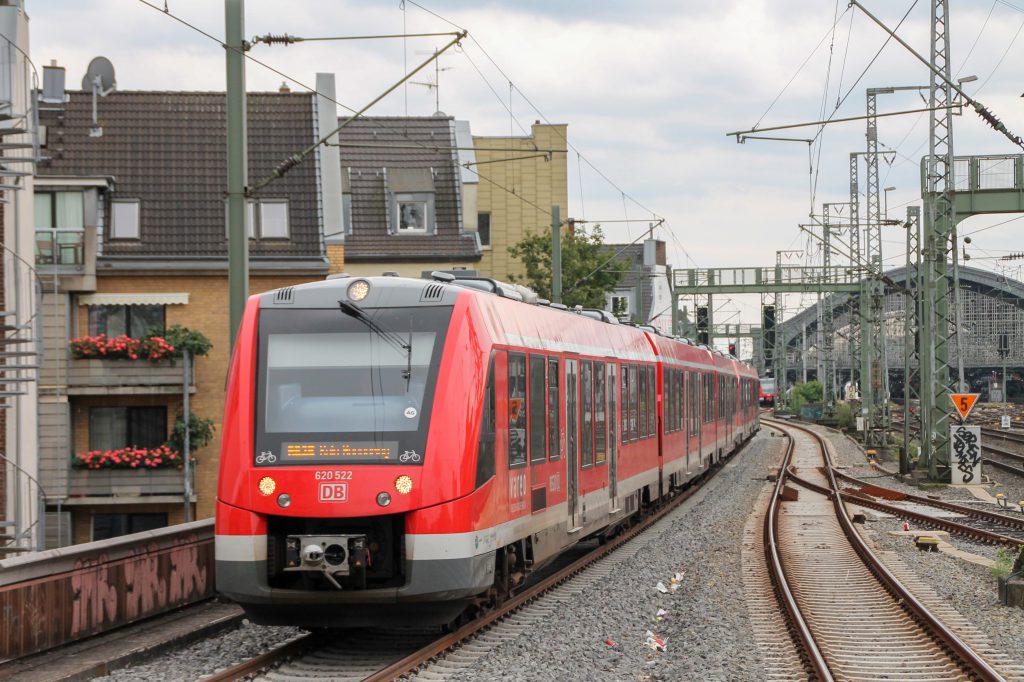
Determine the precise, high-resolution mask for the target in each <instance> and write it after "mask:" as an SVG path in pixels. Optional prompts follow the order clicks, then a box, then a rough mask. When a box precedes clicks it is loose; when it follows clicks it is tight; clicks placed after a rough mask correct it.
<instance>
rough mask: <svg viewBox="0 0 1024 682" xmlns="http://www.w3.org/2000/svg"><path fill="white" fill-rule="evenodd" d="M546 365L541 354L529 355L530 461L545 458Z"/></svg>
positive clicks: (545, 360)
mask: <svg viewBox="0 0 1024 682" xmlns="http://www.w3.org/2000/svg"><path fill="white" fill-rule="evenodd" d="M546 366H547V359H546V358H545V357H544V356H543V355H531V356H530V396H529V401H528V403H529V405H528V406H529V408H530V461H531V462H543V461H544V460H545V459H547V456H548V453H547V449H546V448H545V447H544V444H545V440H546V438H547V428H546V426H547V425H546V424H545V423H544V422H545V419H546V418H547V405H546V404H545V402H544V396H545V394H546V393H547V390H546V386H545V381H544V368H545V367H546Z"/></svg>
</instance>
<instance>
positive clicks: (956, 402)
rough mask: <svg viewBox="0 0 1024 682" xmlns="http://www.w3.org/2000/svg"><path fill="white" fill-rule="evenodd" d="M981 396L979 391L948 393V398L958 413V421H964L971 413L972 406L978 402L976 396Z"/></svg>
mask: <svg viewBox="0 0 1024 682" xmlns="http://www.w3.org/2000/svg"><path fill="white" fill-rule="evenodd" d="M980 397H981V394H980V393H950V394H949V400H950V402H951V403H953V407H955V408H956V411H957V412H958V413H959V414H960V421H965V420H966V419H967V415H969V414H970V413H971V410H973V409H974V406H975V405H976V404H977V403H978V398H980Z"/></svg>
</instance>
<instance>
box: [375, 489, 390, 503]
mask: <svg viewBox="0 0 1024 682" xmlns="http://www.w3.org/2000/svg"><path fill="white" fill-rule="evenodd" d="M377 504H379V505H380V506H382V507H386V506H388V505H389V504H391V494H390V493H388V492H387V491H382V492H379V493H377Z"/></svg>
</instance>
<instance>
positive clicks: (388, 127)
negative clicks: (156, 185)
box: [138, 0, 551, 218]
mask: <svg viewBox="0 0 1024 682" xmlns="http://www.w3.org/2000/svg"><path fill="white" fill-rule="evenodd" d="M138 1H139V2H141V3H142V4H143V5H146V6H147V7H150V8H152V9H155V10H156V11H158V12H160V13H161V14H164V15H166V16H168V17H170V18H171V19H174V20H175V21H177V22H178V23H180V24H182V25H184V26H186V27H188V28H189V29H191V30H193V31H195V32H196V33H199V34H200V35H203V36H205V37H206V38H209V39H210V40H212V41H213V42H215V43H217V44H218V45H220V46H221V47H222V48H224V49H226V50H227V49H230V50H232V51H234V52H236V53H238V54H241V55H242V56H243V57H245V58H246V59H248V60H249V61H251V62H253V63H254V64H257V65H259V66H261V67H263V68H265V69H267V70H269V71H270V72H272V73H274V74H277V75H278V76H281V77H282V78H284V79H285V80H287V81H290V82H292V83H294V84H295V85H298V86H299V87H301V88H303V89H305V90H307V91H309V92H310V93H312V94H314V95H317V96H319V97H323V98H324V99H326V100H328V101H330V102H332V103H334V104H336V105H337V106H339V107H341V108H343V109H346V110H348V111H350V112H352V113H356V112H357V111H358V110H357V109H355V108H353V107H350V106H348V105H347V104H345V103H344V102H340V101H338V100H337V99H336V98H334V97H330V96H328V95H326V94H324V93H322V92H320V91H319V90H317V89H316V88H315V87H312V86H310V85H307V84H306V83H304V82H303V81H301V80H299V79H297V78H295V77H294V76H291V75H289V74H287V73H285V72H283V71H281V70H279V69H277V68H275V67H273V66H271V65H269V64H267V63H266V62H264V61H262V60H260V59H257V58H256V57H253V56H252V55H250V54H248V53H247V52H245V51H242V50H238V49H237V48H232V47H228V46H227V45H226V44H225V43H224V42H223V41H221V40H220V39H219V38H217V37H216V36H214V35H212V34H210V33H208V32H207V31H204V30H203V29H201V28H199V27H198V26H196V25H195V24H192V23H191V22H189V21H186V20H185V19H183V18H181V17H179V16H177V15H175V14H173V13H171V12H167V11H164V10H163V9H161V8H160V7H157V6H155V5H153V4H152V3H151V2H149V1H148V0H138ZM406 1H409V0H406ZM413 4H416V3H413ZM378 124H379V125H380V127H381V128H383V129H386V130H391V131H394V132H396V133H399V134H400V135H401V136H402V137H405V138H406V139H408V140H409V142H410V143H411V144H416V145H418V146H420V147H423V148H424V149H430V147H429V145H426V144H424V143H422V142H420V141H418V140H414V139H411V138H409V137H408V135H407V134H406V132H405V131H403V130H402V129H400V128H398V127H395V126H391V125H388V124H387V123H385V122H383V121H379V122H378ZM466 170H468V171H470V172H471V173H473V174H474V175H476V176H477V177H479V178H481V179H482V180H484V181H486V182H488V183H490V184H492V185H494V186H496V187H498V188H499V189H501V190H503V191H505V192H506V193H508V194H510V195H512V196H514V197H516V198H517V199H519V200H520V201H522V202H523V203H526V204H528V205H530V206H532V207H534V208H536V209H537V210H538V211H540V212H541V213H543V214H545V215H546V216H547V217H548V218H550V217H551V210H550V209H545V208H543V207H540V206H538V205H537V204H535V203H534V202H532V201H530V200H528V199H526V198H525V197H523V196H522V195H521V194H518V193H517V192H516V191H515V190H514V189H510V188H508V187H505V186H504V185H502V184H501V183H498V182H496V181H495V180H493V179H491V178H489V177H487V176H485V175H483V174H482V173H480V172H479V171H477V170H476V169H474V168H466Z"/></svg>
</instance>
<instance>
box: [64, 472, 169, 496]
mask: <svg viewBox="0 0 1024 682" xmlns="http://www.w3.org/2000/svg"><path fill="white" fill-rule="evenodd" d="M184 491H185V473H184V470H183V469H177V468H168V469H72V470H71V471H70V476H69V478H68V497H69V498H83V497H118V498H138V497H148V498H152V497H153V496H158V495H165V496H166V495H175V496H179V497H180V496H181V495H183V494H184ZM119 501H123V502H130V501H136V502H138V501H146V502H151V501H153V500H152V499H149V500H132V499H125V500H119Z"/></svg>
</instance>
